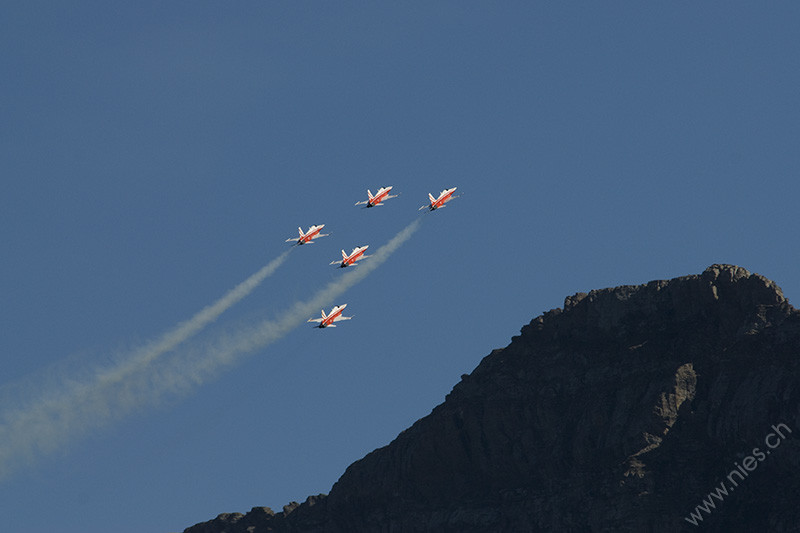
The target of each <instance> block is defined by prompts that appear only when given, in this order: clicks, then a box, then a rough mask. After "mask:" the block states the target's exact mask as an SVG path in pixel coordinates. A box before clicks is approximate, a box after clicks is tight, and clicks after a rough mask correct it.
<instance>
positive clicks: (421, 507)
mask: <svg viewBox="0 0 800 533" xmlns="http://www.w3.org/2000/svg"><path fill="white" fill-rule="evenodd" d="M799 359H800V311H797V310H796V309H794V308H793V307H791V306H790V305H789V303H788V302H787V300H786V299H785V298H784V297H783V294H782V293H781V290H780V288H778V286H777V285H776V284H775V283H774V282H772V281H770V280H768V279H766V278H764V277H762V276H759V275H757V274H751V273H750V272H748V271H747V270H745V269H743V268H741V267H737V266H731V265H713V266H711V267H709V268H708V269H706V270H705V272H703V273H702V274H700V275H693V276H685V277H681V278H676V279H672V280H667V281H652V282H650V283H647V284H645V285H638V286H621V287H616V288H611V289H602V290H596V291H592V292H590V293H588V294H584V293H578V294H576V295H574V296H571V297H568V298H567V299H566V300H565V302H564V308H563V309H554V310H552V311H549V312H547V313H545V314H544V315H542V316H539V317H537V318H535V319H534V320H533V321H531V322H530V324H528V325H526V326H524V327H523V328H522V331H521V334H520V335H519V336H516V337H514V338H513V339H512V341H511V344H509V345H508V346H507V347H506V348H504V349H499V350H494V351H493V352H492V353H491V354H489V355H488V356H486V357H485V358H484V359H483V361H481V363H480V364H479V365H478V367H477V368H476V369H475V370H474V371H473V372H472V374H470V375H464V376H462V379H461V382H459V383H458V384H457V385H456V386H455V387H454V388H453V390H452V391H451V393H450V394H448V395H447V398H446V400H445V402H444V403H442V404H441V405H439V406H437V407H436V408H435V409H434V410H433V411H432V412H431V414H430V415H428V416H426V417H424V418H422V419H421V420H419V421H417V422H416V423H415V424H414V425H412V426H411V427H410V428H408V429H407V430H405V431H403V432H402V433H401V434H400V435H398V437H397V438H396V439H395V440H394V441H393V442H392V443H391V444H389V445H388V446H385V447H383V448H380V449H378V450H375V451H374V452H372V453H370V454H368V455H367V456H366V457H364V458H363V459H361V460H359V461H356V462H355V463H353V464H352V465H351V466H350V467H348V469H347V470H346V472H345V473H344V474H343V475H342V477H341V478H340V479H339V481H337V482H336V484H334V486H333V488H332V489H331V491H330V494H329V495H328V496H325V495H319V496H316V497H310V498H309V499H308V500H306V502H305V503H303V504H296V503H293V504H291V505H289V506H286V507H284V510H283V512H280V513H273V512H272V511H271V510H270V509H269V508H262V507H259V508H254V509H253V510H252V511H250V512H249V513H247V514H240V513H233V514H223V515H219V516H218V517H217V518H216V519H214V520H211V521H209V522H204V523H201V524H197V525H195V526H193V527H190V528H188V529H187V530H186V533H222V532H227V533H239V532H252V533H256V532H262V531H264V532H266V531H275V532H302V533H311V532H328V533H339V532H359V531H364V532H373V531H374V532H400V531H403V532H405V531H409V532H411V531H414V532H416V531H420V532H422V531H437V532H438V531H442V532H492V531H496V532H501V531H503V532H505V531H691V530H694V529H697V526H695V525H693V522H694V523H697V524H701V525H702V526H703V528H704V529H706V530H708V531H800V507H799V506H797V503H796V502H797V495H798V494H800V440H799V439H798V437H800V373H798V360H799ZM773 445H774V447H773ZM718 489H720V490H721V489H725V491H727V494H725V493H724V492H721V491H718ZM710 493H715V494H716V497H713V496H709V494H710ZM704 499H705V500H707V501H710V502H711V505H709V504H707V503H706V504H704V501H703V500H704ZM699 505H700V506H704V507H703V508H700V507H698V506H699Z"/></svg>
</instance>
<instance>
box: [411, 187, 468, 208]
mask: <svg viewBox="0 0 800 533" xmlns="http://www.w3.org/2000/svg"><path fill="white" fill-rule="evenodd" d="M457 188H458V187H453V188H452V189H445V190H443V191H442V192H440V193H439V197H438V198H434V197H433V195H432V194H431V193H428V198H429V199H430V203H428V204H426V205H423V206H422V207H420V208H419V210H420V211H422V210H423V209H429V210H431V211H433V210H435V209H439V208H440V207H445V205H444V204H445V203H447V202H449V201H450V200H452V199H453V198H458V196H453V193H454V192H455V191H456V189H457Z"/></svg>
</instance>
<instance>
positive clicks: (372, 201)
mask: <svg viewBox="0 0 800 533" xmlns="http://www.w3.org/2000/svg"><path fill="white" fill-rule="evenodd" d="M391 190H392V186H391V185H390V186H388V187H381V188H380V189H378V194H376V195H375V196H372V191H370V190H369V189H367V196H369V200H364V201H363V202H356V205H366V206H367V207H377V206H379V205H383V203H382V202H383V201H384V200H388V199H389V198H397V195H396V194H393V195H391V196H389V192H390V191H391Z"/></svg>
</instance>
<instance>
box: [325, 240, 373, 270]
mask: <svg viewBox="0 0 800 533" xmlns="http://www.w3.org/2000/svg"><path fill="white" fill-rule="evenodd" d="M367 248H369V245H366V246H357V247H356V248H353V251H352V252H350V255H347V254H346V253H345V251H344V250H342V260H341V261H331V264H332V265H339V267H340V268H345V267H349V266H358V265H356V261H359V260H361V259H364V258H365V257H369V256H368V255H364V251H365V250H366V249H367Z"/></svg>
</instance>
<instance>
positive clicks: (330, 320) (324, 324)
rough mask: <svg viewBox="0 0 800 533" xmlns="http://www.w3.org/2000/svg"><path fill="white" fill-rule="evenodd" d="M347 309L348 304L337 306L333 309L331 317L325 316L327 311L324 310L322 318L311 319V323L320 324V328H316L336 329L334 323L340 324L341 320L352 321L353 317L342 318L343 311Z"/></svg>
mask: <svg viewBox="0 0 800 533" xmlns="http://www.w3.org/2000/svg"><path fill="white" fill-rule="evenodd" d="M345 307H347V304H342V305H337V306H335V307H334V308H333V309H331V313H330V314H329V315H326V314H325V310H324V309H323V310H322V318H309V319H308V321H309V322H319V326H314V327H315V328H335V327H336V324H334V322H339V321H340V320H350V319H351V318H353V317H351V316H342V311H344V308H345Z"/></svg>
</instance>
